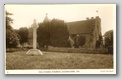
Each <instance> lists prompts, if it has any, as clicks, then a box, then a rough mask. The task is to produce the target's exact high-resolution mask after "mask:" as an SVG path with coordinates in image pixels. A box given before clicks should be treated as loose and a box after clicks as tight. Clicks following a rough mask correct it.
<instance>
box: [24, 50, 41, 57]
mask: <svg viewBox="0 0 122 80" xmlns="http://www.w3.org/2000/svg"><path fill="white" fill-rule="evenodd" d="M26 54H27V55H30V56H38V55H43V54H42V52H41V51H40V50H38V49H30V50H29V51H28V52H27V53H26Z"/></svg>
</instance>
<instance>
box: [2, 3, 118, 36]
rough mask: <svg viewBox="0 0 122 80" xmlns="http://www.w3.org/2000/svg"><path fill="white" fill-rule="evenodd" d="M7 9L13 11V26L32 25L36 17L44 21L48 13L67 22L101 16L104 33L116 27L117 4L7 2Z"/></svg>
mask: <svg viewBox="0 0 122 80" xmlns="http://www.w3.org/2000/svg"><path fill="white" fill-rule="evenodd" d="M4 7H5V11H8V12H10V13H13V15H12V16H10V17H11V18H12V19H14V21H13V24H12V27H13V28H14V29H19V28H20V27H30V26H31V25H32V23H33V21H34V19H36V21H37V22H43V20H44V18H45V16H46V14H48V15H47V16H48V18H49V19H50V20H51V19H53V18H56V19H61V20H64V21H65V22H72V21H80V20H86V18H87V17H89V18H91V17H96V16H99V17H100V18H101V30H102V35H103V34H104V33H105V32H106V31H109V30H112V29H113V30H115V28H116V5H115V4H40V5H39V4H38V5H36V4H35V5H32V4H6V5H5V6H4Z"/></svg>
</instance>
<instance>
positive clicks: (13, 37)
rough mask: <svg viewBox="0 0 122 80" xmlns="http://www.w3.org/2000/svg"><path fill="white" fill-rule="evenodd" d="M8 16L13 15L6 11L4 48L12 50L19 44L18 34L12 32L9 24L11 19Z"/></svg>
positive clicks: (11, 21)
mask: <svg viewBox="0 0 122 80" xmlns="http://www.w3.org/2000/svg"><path fill="white" fill-rule="evenodd" d="M10 15H13V14H12V13H9V12H7V11H6V16H5V18H6V47H7V48H12V47H17V45H18V44H19V38H18V36H19V35H18V34H17V33H16V32H15V31H14V30H13V28H12V26H11V23H13V19H11V17H9V16H10Z"/></svg>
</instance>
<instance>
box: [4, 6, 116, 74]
mask: <svg viewBox="0 0 122 80" xmlns="http://www.w3.org/2000/svg"><path fill="white" fill-rule="evenodd" d="M15 5H19V4H15ZM29 5H30V4H29ZM33 5H35V4H33ZM42 5H43V4H42ZM56 5H57V4H56ZM59 5H62V4H59ZM64 5H66V4H64ZM71 5H77V4H71ZM78 5H79V4H78ZM83 5H84V4H83ZM98 5H99V4H98ZM112 5H113V6H114V8H115V12H113V13H114V22H115V24H114V29H113V31H114V53H113V61H114V62H113V63H114V64H113V65H114V66H113V69H39V70H38V69H33V70H32V69H31V70H24V69H23V70H6V54H5V74H116V4H112ZM4 8H5V6H4ZM4 17H5V9H4ZM4 30H5V33H4V34H5V37H4V39H5V40H4V41H5V45H4V46H5V53H6V27H5V18H4Z"/></svg>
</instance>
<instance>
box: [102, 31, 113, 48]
mask: <svg viewBox="0 0 122 80" xmlns="http://www.w3.org/2000/svg"><path fill="white" fill-rule="evenodd" d="M104 40H105V47H108V46H113V30H109V31H107V32H106V33H105V34H104Z"/></svg>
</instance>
